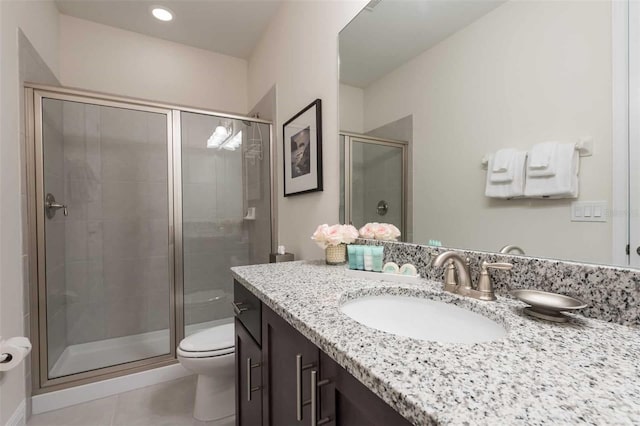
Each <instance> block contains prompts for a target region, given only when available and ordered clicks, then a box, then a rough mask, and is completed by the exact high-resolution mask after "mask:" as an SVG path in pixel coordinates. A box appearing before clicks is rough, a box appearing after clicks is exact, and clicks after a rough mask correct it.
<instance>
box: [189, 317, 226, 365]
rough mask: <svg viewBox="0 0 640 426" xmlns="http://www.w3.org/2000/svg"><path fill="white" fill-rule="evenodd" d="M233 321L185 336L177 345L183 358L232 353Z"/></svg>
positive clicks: (210, 356) (209, 356)
mask: <svg viewBox="0 0 640 426" xmlns="http://www.w3.org/2000/svg"><path fill="white" fill-rule="evenodd" d="M234 343H235V342H234V328H233V323H228V324H223V325H218V326H215V327H211V328H208V329H206V330H202V331H199V332H197V333H195V334H192V335H191V336H187V337H185V338H184V339H182V341H181V342H180V345H179V346H178V355H179V356H182V357H185V358H212V357H217V356H223V355H229V354H232V353H234V351H235V344H234Z"/></svg>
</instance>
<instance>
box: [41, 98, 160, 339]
mask: <svg viewBox="0 0 640 426" xmlns="http://www.w3.org/2000/svg"><path fill="white" fill-rule="evenodd" d="M166 129H167V127H166V121H165V116H164V115H160V114H152V113H148V112H140V111H133V110H124V109H119V108H109V107H99V106H94V105H88V104H80V103H72V102H65V103H64V171H65V177H66V179H65V183H66V185H65V188H64V201H65V202H66V203H67V205H68V207H69V216H68V217H67V220H66V230H65V232H66V241H67V244H66V250H65V252H64V256H65V261H66V283H67V288H66V296H67V297H66V299H67V300H66V302H67V304H68V306H67V310H66V312H67V339H66V340H67V344H69V345H73V344H80V343H86V342H91V341H96V340H103V339H108V338H115V337H122V336H128V335H134V334H140V333H145V332H149V331H154V330H161V329H168V328H169V270H168V261H169V259H168V220H169V218H168V207H167V205H168V204H167V203H168V198H167V192H168V191H167V147H166V138H167V134H166ZM61 193H62V192H61ZM48 253H51V252H48Z"/></svg>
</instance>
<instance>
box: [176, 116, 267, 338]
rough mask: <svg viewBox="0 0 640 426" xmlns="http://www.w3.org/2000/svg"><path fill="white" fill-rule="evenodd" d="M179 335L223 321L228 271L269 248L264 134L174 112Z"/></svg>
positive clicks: (263, 258) (254, 125)
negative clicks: (178, 172) (178, 173)
mask: <svg viewBox="0 0 640 426" xmlns="http://www.w3.org/2000/svg"><path fill="white" fill-rule="evenodd" d="M180 127H181V140H182V153H181V155H182V162H181V164H182V247H183V269H184V273H183V281H184V282H183V287H184V323H185V335H190V334H193V333H195V332H197V331H199V330H202V329H204V328H210V327H213V326H215V325H218V324H222V323H226V322H231V321H232V317H233V312H232V308H231V301H232V297H233V286H232V284H233V278H232V276H231V272H230V270H229V268H231V267H232V266H239V265H248V264H255V263H267V262H268V261H269V252H270V251H271V187H270V158H269V147H270V142H269V141H270V129H269V125H268V124H265V123H258V122H250V121H245V120H238V119H231V118H226V117H220V116H215V115H207V114H196V113H190V112H181V120H180Z"/></svg>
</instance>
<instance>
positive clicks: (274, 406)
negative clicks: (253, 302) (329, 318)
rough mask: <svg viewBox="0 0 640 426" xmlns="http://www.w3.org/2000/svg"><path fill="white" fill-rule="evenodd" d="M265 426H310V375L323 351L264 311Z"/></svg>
mask: <svg viewBox="0 0 640 426" xmlns="http://www.w3.org/2000/svg"><path fill="white" fill-rule="evenodd" d="M262 357H263V360H264V370H263V380H264V384H265V393H264V396H265V400H264V406H263V410H264V417H263V419H264V420H265V423H266V424H268V425H273V426H281V425H287V426H289V425H311V406H310V404H309V403H308V401H310V398H311V391H310V389H311V382H310V380H311V371H312V370H316V371H317V369H318V364H319V357H320V350H319V349H318V348H317V347H316V346H315V345H314V344H313V343H311V342H310V341H309V340H307V339H306V338H305V337H304V336H303V335H302V334H300V333H299V332H298V331H296V330H295V329H294V328H293V327H291V326H290V325H289V324H288V323H287V322H286V321H285V320H283V319H282V318H281V317H280V316H278V315H277V314H275V313H274V312H273V311H272V310H270V309H268V308H267V307H266V306H263V309H262Z"/></svg>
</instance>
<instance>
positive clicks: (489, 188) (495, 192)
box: [484, 151, 527, 198]
mask: <svg viewBox="0 0 640 426" xmlns="http://www.w3.org/2000/svg"><path fill="white" fill-rule="evenodd" d="M526 159H527V153H526V152H524V151H522V152H518V151H516V152H515V155H514V157H513V161H512V163H511V167H510V169H512V170H513V178H512V179H511V181H509V182H492V181H491V177H492V175H493V173H492V170H493V160H494V156H493V155H492V156H491V157H490V158H489V165H488V167H487V180H486V185H485V191H484V195H486V196H487V197H491V198H517V197H522V195H523V194H524V177H525V171H524V169H525V163H526Z"/></svg>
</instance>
